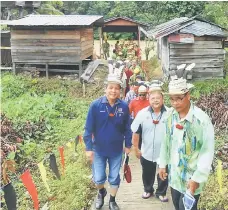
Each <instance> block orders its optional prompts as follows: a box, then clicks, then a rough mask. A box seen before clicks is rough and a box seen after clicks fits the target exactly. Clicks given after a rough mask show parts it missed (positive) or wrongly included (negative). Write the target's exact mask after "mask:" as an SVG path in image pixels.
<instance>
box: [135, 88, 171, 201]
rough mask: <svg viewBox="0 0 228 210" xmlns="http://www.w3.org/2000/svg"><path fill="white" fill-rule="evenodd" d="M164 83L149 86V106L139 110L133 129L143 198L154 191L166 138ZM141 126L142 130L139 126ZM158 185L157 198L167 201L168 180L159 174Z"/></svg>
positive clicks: (149, 195)
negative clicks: (140, 168) (139, 145)
mask: <svg viewBox="0 0 228 210" xmlns="http://www.w3.org/2000/svg"><path fill="white" fill-rule="evenodd" d="M161 85H162V83H160V84H158V83H152V85H151V86H150V88H149V106H147V107H146V108H144V109H142V110H141V111H139V112H138V114H137V116H136V118H135V119H134V121H133V123H132V125H131V129H132V132H133V135H132V142H133V145H134V149H135V154H136V157H137V158H139V159H140V161H141V165H142V179H143V185H144V193H143V195H142V198H144V199H147V198H149V197H151V196H152V195H153V193H154V181H155V175H156V168H157V164H158V159H159V154H160V146H161V142H162V141H163V140H164V133H165V124H164V123H163V120H164V117H165V115H166V112H167V111H166V109H167V108H166V107H165V106H164V104H163V103H164V100H163V94H162V89H161ZM139 127H141V130H139V129H138V128H139ZM140 134H141V135H142V147H141V151H140V150H139V149H138V144H139V136H140ZM157 181H158V187H157V190H156V192H155V195H156V197H157V198H159V199H160V201H162V202H167V201H168V198H167V197H166V191H167V187H168V180H164V181H163V180H161V179H160V178H159V175H157Z"/></svg>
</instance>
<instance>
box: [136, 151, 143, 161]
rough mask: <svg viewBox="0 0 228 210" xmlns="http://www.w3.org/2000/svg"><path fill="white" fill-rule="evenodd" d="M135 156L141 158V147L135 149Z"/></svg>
mask: <svg viewBox="0 0 228 210" xmlns="http://www.w3.org/2000/svg"><path fill="white" fill-rule="evenodd" d="M135 156H136V157H137V158H138V159H140V158H141V156H142V153H141V151H140V150H139V149H135Z"/></svg>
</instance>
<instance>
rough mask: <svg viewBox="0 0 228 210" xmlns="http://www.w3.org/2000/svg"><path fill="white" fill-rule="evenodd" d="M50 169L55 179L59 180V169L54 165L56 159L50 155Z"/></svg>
mask: <svg viewBox="0 0 228 210" xmlns="http://www.w3.org/2000/svg"><path fill="white" fill-rule="evenodd" d="M50 168H51V170H52V171H53V172H54V174H55V175H56V177H57V178H58V179H59V180H60V174H59V169H58V166H57V163H56V157H55V155H54V154H51V155H50Z"/></svg>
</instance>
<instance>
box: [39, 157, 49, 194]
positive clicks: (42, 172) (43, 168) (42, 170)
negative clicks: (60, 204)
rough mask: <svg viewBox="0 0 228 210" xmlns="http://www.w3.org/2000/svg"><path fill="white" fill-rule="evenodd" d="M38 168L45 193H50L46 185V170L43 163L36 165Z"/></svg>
mask: <svg viewBox="0 0 228 210" xmlns="http://www.w3.org/2000/svg"><path fill="white" fill-rule="evenodd" d="M38 168H39V170H40V174H41V178H42V180H43V182H44V185H45V187H46V188H47V191H48V192H50V191H51V190H50V188H49V186H48V183H47V172H46V169H45V167H44V164H43V161H42V162H40V163H38Z"/></svg>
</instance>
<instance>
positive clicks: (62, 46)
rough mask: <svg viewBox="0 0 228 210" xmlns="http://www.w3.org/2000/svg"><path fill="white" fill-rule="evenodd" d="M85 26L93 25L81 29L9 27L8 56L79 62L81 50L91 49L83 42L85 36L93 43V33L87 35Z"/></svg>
mask: <svg viewBox="0 0 228 210" xmlns="http://www.w3.org/2000/svg"><path fill="white" fill-rule="evenodd" d="M87 30H88V31H89V32H90V31H93V29H82V31H83V33H82V32H81V31H80V30H65V29H64V30H51V29H46V30H45V29H42V30H34V29H33V30H12V32H11V47H12V51H11V53H12V60H13V62H24V63H29V62H30V63H77V62H80V61H81V59H82V58H84V57H85V54H86V55H88V54H90V55H92V52H93V50H92V49H91V48H89V47H88V46H87V45H88V44H87V42H86V41H87V39H88V40H91V41H90V42H92V43H93V40H92V39H93V36H92V37H91V35H90V34H92V33H88V32H87ZM87 34H89V36H88V38H87ZM81 35H82V37H81ZM92 47H93V46H92ZM90 51H91V52H90ZM88 52H90V53H88ZM81 55H84V56H81Z"/></svg>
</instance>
